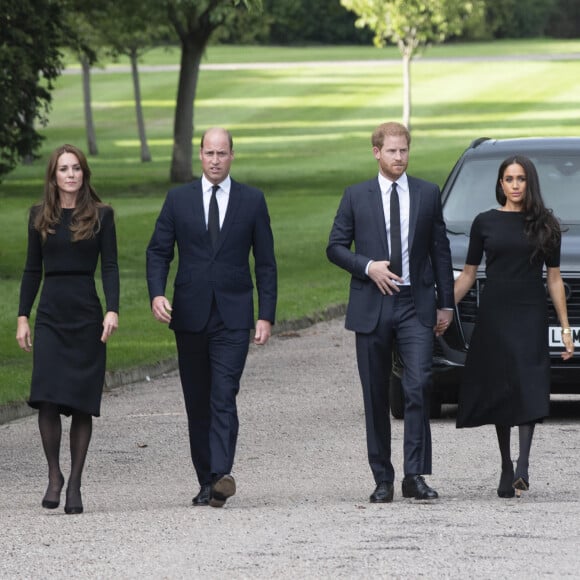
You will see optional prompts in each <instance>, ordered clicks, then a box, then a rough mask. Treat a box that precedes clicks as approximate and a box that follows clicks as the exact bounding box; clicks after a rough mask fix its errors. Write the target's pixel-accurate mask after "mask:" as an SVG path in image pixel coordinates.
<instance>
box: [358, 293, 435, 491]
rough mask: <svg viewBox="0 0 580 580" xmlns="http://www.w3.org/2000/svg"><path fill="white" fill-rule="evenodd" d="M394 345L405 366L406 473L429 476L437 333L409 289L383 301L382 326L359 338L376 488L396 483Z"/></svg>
mask: <svg viewBox="0 0 580 580" xmlns="http://www.w3.org/2000/svg"><path fill="white" fill-rule="evenodd" d="M395 341H396V346H397V350H398V352H399V354H400V356H401V359H402V362H403V365H404V371H403V379H402V383H403V392H404V397H405V419H404V444H403V451H404V465H403V467H404V473H405V475H416V474H429V473H431V429H430V426H429V389H430V387H431V362H432V355H433V329H432V328H430V327H426V326H424V325H423V324H421V322H420V321H419V319H418V317H417V313H416V311H415V306H414V303H413V297H412V294H411V289H410V288H409V287H401V291H400V293H398V294H395V295H393V296H389V295H386V296H385V297H384V298H383V300H382V304H381V312H380V316H379V322H378V324H377V327H376V328H375V330H374V331H373V332H371V333H368V334H366V333H357V334H356V353H357V363H358V370H359V375H360V380H361V384H362V390H363V400H364V409H365V422H366V433H367V451H368V459H369V464H370V467H371V470H372V472H373V476H374V478H375V481H376V483H377V484H378V483H380V482H382V481H388V482H393V481H394V477H395V471H394V468H393V465H392V462H391V421H390V417H389V380H390V374H391V367H392V353H393V345H394V342H395Z"/></svg>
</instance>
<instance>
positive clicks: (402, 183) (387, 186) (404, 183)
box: [379, 173, 409, 193]
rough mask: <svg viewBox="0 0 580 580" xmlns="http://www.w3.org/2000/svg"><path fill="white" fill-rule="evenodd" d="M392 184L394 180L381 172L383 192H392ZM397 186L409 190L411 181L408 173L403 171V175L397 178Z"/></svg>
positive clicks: (380, 181) (380, 183) (380, 182)
mask: <svg viewBox="0 0 580 580" xmlns="http://www.w3.org/2000/svg"><path fill="white" fill-rule="evenodd" d="M392 184H393V182H392V181H391V180H390V179H387V178H386V177H385V176H384V175H383V174H382V173H379V187H380V188H381V192H383V193H390V191H391V185H392ZM397 187H398V188H400V189H402V190H403V191H409V181H408V179H407V174H406V173H403V175H401V177H399V179H397Z"/></svg>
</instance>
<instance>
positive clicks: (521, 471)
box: [495, 423, 536, 481]
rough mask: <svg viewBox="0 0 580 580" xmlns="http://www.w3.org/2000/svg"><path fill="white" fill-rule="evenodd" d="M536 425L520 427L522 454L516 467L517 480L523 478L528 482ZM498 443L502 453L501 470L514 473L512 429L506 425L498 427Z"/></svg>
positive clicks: (529, 424)
mask: <svg viewBox="0 0 580 580" xmlns="http://www.w3.org/2000/svg"><path fill="white" fill-rule="evenodd" d="M535 426H536V424H535V423H525V424H523V425H519V427H518V431H519V444H520V454H519V457H518V462H517V465H516V473H515V478H516V479H517V478H518V477H523V478H524V479H525V480H526V481H528V467H529V462H530V450H531V448H532V439H533V437H534V428H535ZM495 431H496V433H497V441H498V443H499V451H500V453H501V468H502V473H503V472H512V473H513V463H512V459H511V453H510V432H511V427H508V426H505V425H496V426H495Z"/></svg>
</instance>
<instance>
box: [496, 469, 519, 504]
mask: <svg viewBox="0 0 580 580" xmlns="http://www.w3.org/2000/svg"><path fill="white" fill-rule="evenodd" d="M513 480H514V468H513V466H512V468H511V469H502V470H501V476H500V478H499V486H498V488H497V495H498V496H499V497H503V498H511V497H514V495H515V493H516V492H515V489H514V486H513Z"/></svg>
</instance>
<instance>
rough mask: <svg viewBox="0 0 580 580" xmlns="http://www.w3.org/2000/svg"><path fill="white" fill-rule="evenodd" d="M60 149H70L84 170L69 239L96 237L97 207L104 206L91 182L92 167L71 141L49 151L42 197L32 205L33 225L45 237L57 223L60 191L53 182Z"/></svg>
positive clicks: (52, 231)
mask: <svg viewBox="0 0 580 580" xmlns="http://www.w3.org/2000/svg"><path fill="white" fill-rule="evenodd" d="M63 153H72V154H73V155H75V156H76V158H77V159H78V160H79V165H80V166H81V169H82V170H83V183H82V185H81V187H80V189H79V192H78V194H77V198H76V205H75V208H74V211H73V214H72V219H71V224H70V230H71V232H72V241H73V242H77V241H79V240H88V239H90V238H93V237H95V235H96V233H97V232H98V231H99V229H100V227H101V223H100V219H99V208H100V207H104V205H105V204H103V203H102V202H101V200H100V198H99V196H98V195H97V193H96V191H95V190H94V189H93V186H92V185H91V170H90V168H89V164H88V163H87V158H86V157H85V154H84V153H83V152H82V151H81V150H80V149H78V148H77V147H75V146H74V145H67V144H65V145H61V146H60V147H57V148H56V149H55V150H54V151H53V152H52V154H51V156H50V159H49V160H48V165H47V167H46V177H45V179H44V195H43V199H42V201H41V202H40V203H39V204H37V205H36V206H35V210H36V211H35V217H34V228H35V229H36V230H37V231H38V232H39V233H40V235H41V237H42V240H43V241H46V237H47V236H48V234H54V232H55V230H54V228H55V226H56V225H57V224H58V223H60V220H61V217H62V207H61V203H60V192H59V189H58V186H57V182H56V171H57V169H58V160H59V159H60V156H61V155H62V154H63Z"/></svg>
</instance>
